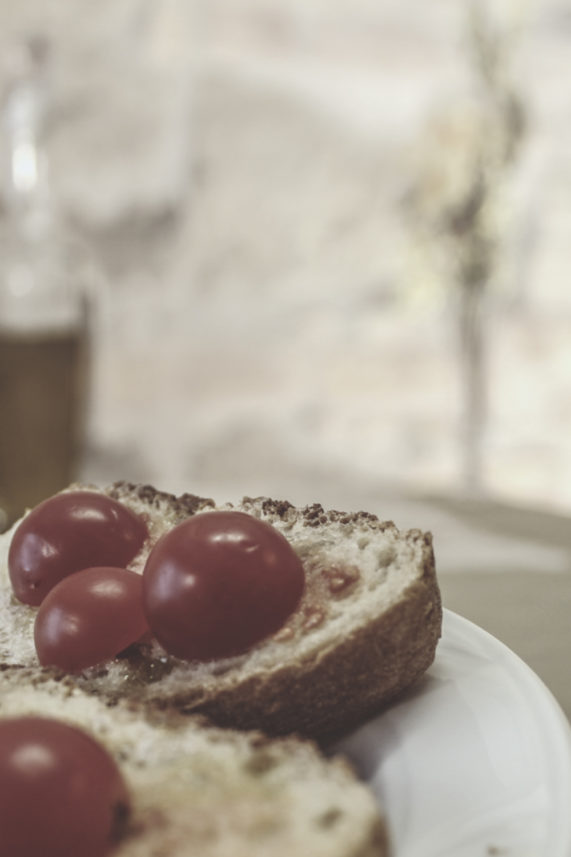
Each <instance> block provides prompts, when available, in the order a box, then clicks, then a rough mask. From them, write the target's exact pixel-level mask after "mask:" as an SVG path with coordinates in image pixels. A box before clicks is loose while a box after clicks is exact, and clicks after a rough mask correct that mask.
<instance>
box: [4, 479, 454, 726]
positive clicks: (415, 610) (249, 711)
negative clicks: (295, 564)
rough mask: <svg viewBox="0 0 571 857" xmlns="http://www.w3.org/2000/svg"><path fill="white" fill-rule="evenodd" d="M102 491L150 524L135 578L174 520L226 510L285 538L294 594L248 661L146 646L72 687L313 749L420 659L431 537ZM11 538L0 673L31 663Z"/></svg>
mask: <svg viewBox="0 0 571 857" xmlns="http://www.w3.org/2000/svg"><path fill="white" fill-rule="evenodd" d="M76 487H78V486H76ZM81 487H85V486H81ZM92 490H101V489H95V488H93V489H92ZM103 490H104V491H105V493H107V494H108V495H110V496H112V497H114V498H115V499H118V500H119V501H120V502H122V503H124V504H125V505H126V506H128V507H129V508H131V509H133V510H134V511H135V512H137V513H139V514H141V515H144V516H145V518H146V520H147V522H148V527H149V532H150V537H149V543H148V544H147V545H145V547H144V548H143V550H142V551H141V553H140V554H139V555H138V556H137V557H136V558H135V560H134V562H133V563H132V565H131V567H132V568H133V569H134V570H136V571H139V572H141V571H142V569H143V566H144V563H145V559H146V557H147V555H148V552H149V550H150V548H151V546H152V545H153V544H154V543H155V542H156V540H157V539H158V538H159V536H160V535H161V534H162V533H164V532H165V531H167V530H168V529H170V528H171V527H173V526H174V525H175V524H177V523H179V522H180V521H182V520H184V519H185V518H187V517H188V516H190V515H193V514H208V512H209V510H212V509H215V508H236V509H239V510H241V511H244V512H247V513H249V514H251V515H254V516H256V517H259V518H261V519H262V520H265V521H267V522H268V523H270V524H272V525H273V526H274V527H276V529H278V530H279V531H280V532H282V533H283V534H284V536H285V537H286V538H287V539H288V540H289V541H290V543H291V545H292V547H293V548H294V550H296V552H297V553H298V555H299V556H300V558H301V560H302V562H303V566H304V570H305V576H306V587H305V593H304V595H303V598H302V601H301V603H300V605H299V607H298V609H297V610H296V612H295V614H294V615H293V616H292V617H291V619H290V620H289V621H288V622H287V623H286V625H285V626H284V627H283V628H281V629H280V630H279V631H278V632H277V633H276V634H274V635H273V637H271V638H269V639H266V640H264V641H262V642H261V643H259V644H258V645H256V646H254V647H253V648H252V649H251V650H250V651H248V652H247V653H246V654H243V655H239V656H236V657H232V658H225V659H222V660H217V661H212V662H209V663H195V662H193V663H189V662H185V661H181V660H177V659H176V658H173V657H171V656H169V655H167V654H166V653H165V652H164V651H163V650H162V649H161V648H160V647H159V646H158V644H156V643H153V644H139V645H136V646H132V647H130V649H129V650H127V651H126V652H124V653H122V656H121V657H118V658H116V659H114V660H113V661H111V662H110V663H108V664H105V665H104V666H102V667H97V668H92V669H89V670H86V671H85V672H84V673H82V674H80V675H77V676H74V677H73V679H72V680H73V681H74V682H75V683H76V685H77V686H78V687H81V688H82V689H83V690H85V691H87V692H90V693H94V694H98V695H101V696H102V697H104V698H105V699H106V700H108V701H112V702H114V701H117V700H124V699H128V700H129V701H130V703H131V704H132V705H140V706H142V707H144V708H146V709H148V708H149V707H158V708H161V709H164V708H175V709H177V710H179V711H181V712H184V713H190V712H193V713H195V712H201V713H203V714H205V715H207V716H208V717H209V718H210V719H211V720H212V721H213V722H214V723H216V724H218V725H221V726H229V727H232V728H241V729H260V730H262V731H264V732H266V733H267V734H271V735H284V734H287V733H291V732H297V733H300V734H303V735H305V736H311V737H315V738H317V739H319V740H320V741H324V740H327V739H329V738H332V737H336V736H338V735H340V734H342V733H343V732H346V731H348V730H349V729H351V728H352V727H353V726H355V725H356V724H358V723H360V722H362V721H363V720H364V719H365V718H367V717H368V716H370V715H372V714H373V713H375V712H377V711H378V710H379V709H380V708H381V707H382V706H384V705H386V704H387V703H388V702H389V701H391V700H392V699H394V698H395V697H396V696H397V695H398V694H400V693H401V692H402V691H403V690H404V689H405V688H407V687H408V686H409V685H411V684H412V683H413V682H415V681H416V680H417V679H418V678H419V677H420V676H421V675H422V674H423V673H424V672H425V670H426V669H427V668H428V666H429V665H430V664H431V663H432V660H433V658H434V654H435V648H436V644H437V642H438V639H439V637H440V632H441V623H442V606H441V599H440V593H439V589H438V584H437V580H436V574H435V568H434V555H433V551H432V542H431V537H430V535H429V534H424V533H422V532H420V531H418V530H412V531H409V532H402V533H401V532H399V530H397V528H396V527H395V526H394V524H393V523H390V522H381V521H379V520H378V518H376V517H375V516H374V515H371V514H369V513H365V512H357V513H344V512H338V511H324V510H323V509H322V507H321V506H319V505H317V504H316V505H313V506H309V507H306V508H303V509H300V508H296V507H294V506H292V505H291V504H289V503H287V502H279V501H275V500H270V499H267V498H256V499H250V498H244V499H243V500H242V502H241V503H239V504H237V505H235V506H230V504H227V505H226V506H216V505H215V504H214V502H213V501H212V500H207V499H203V498H199V497H195V496H193V495H189V494H185V495H183V496H181V497H175V496H173V495H170V494H166V493H164V492H160V491H157V490H156V489H154V488H151V487H149V486H137V485H132V484H129V483H121V482H120V483H115V484H114V485H112V486H110V487H108V488H107V489H103ZM11 532H13V530H12V531H10V532H8V533H6V534H4V535H3V536H1V537H0V614H1V615H2V622H1V623H0V665H1V664H6V665H23V666H32V665H34V664H37V658H36V653H35V650H34V643H33V622H34V618H35V610H34V609H33V608H30V607H27V606H24V605H22V604H19V603H18V602H16V600H15V599H14V597H13V595H12V594H11V589H10V584H9V578H8V574H7V553H8V547H9V543H10V538H11Z"/></svg>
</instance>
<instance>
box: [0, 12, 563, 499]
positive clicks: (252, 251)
mask: <svg viewBox="0 0 571 857" xmlns="http://www.w3.org/2000/svg"><path fill="white" fill-rule="evenodd" d="M30 35H33V36H36V35H41V36H42V37H45V39H46V40H47V43H48V45H49V56H50V62H49V86H50V93H51V104H52V108H51V112H50V114H49V124H48V127H47V139H46V146H47V150H48V152H49V156H50V166H51V180H52V190H53V192H54V193H55V194H56V196H57V199H58V203H59V205H60V206H61V209H62V210H63V211H64V212H65V217H66V219H67V221H68V223H69V224H70V228H71V229H72V230H73V231H74V234H75V235H76V236H78V237H79V240H80V241H81V243H82V246H83V248H84V251H85V254H86V257H87V258H89V266H88V267H89V276H88V277H86V282H88V283H89V289H90V300H91V303H92V334H91V337H92V352H91V383H90V389H89V412H88V420H87V439H86V444H85V449H84V454H83V456H82V460H81V474H80V475H81V476H82V478H86V479H93V480H95V481H97V482H106V481H108V480H114V479H117V478H127V479H133V480H142V481H151V482H154V483H155V484H157V485H158V486H160V487H163V488H166V489H169V490H174V491H178V490H181V491H183V490H190V491H196V492H198V493H200V492H206V493H208V494H212V493H217V494H218V496H224V495H225V494H229V495H231V496H233V495H235V494H238V495H240V494H242V493H259V492H263V493H272V492H273V493H282V494H284V493H285V494H286V496H287V491H288V489H289V487H290V485H291V478H292V474H296V473H297V474H302V475H304V478H305V479H306V484H307V486H308V489H309V490H308V492H307V493H309V494H310V495H311V494H312V496H310V499H316V500H318V499H320V498H319V484H320V483H319V479H320V478H328V479H331V478H335V477H336V474H338V475H339V478H344V477H345V476H349V477H350V478H351V479H354V480H363V481H366V482H367V483H368V484H374V485H378V486H379V490H380V491H390V490H392V488H393V487H394V486H399V487H400V488H403V489H405V490H410V491H412V492H420V493H423V492H448V493H453V494H454V493H457V494H465V493H472V494H473V493H479V494H482V493H483V494H490V495H492V496H494V497H499V498H503V499H506V500H509V501H514V502H517V503H523V504H527V503H530V504H539V505H543V506H546V507H550V508H556V509H563V510H565V509H568V508H569V507H570V506H571V291H570V289H569V286H568V277H569V270H570V268H571V90H570V87H569V71H568V68H569V52H570V49H571V13H570V12H569V9H568V7H567V4H565V3H563V2H562V0H545V2H533V0H529V2H527V0H520V2H518V0H499V2H489V3H485V2H478V3H472V2H469V0H432V2H430V3H423V2H421V0H380V2H379V0H288V1H287V2H285V0H188V2H184V0H100V2H98V3H97V4H94V3H91V2H87V0H73V2H72V0H51V2H47V0H46V2H44V3H42V4H41V5H40V4H37V3H35V2H32V0H18V2H15V0H14V2H12V0H0V50H1V51H2V55H3V56H7V55H8V52H9V50H10V45H12V44H14V43H15V42H17V41H18V40H20V39H22V38H27V37H29V36H30ZM0 82H1V81H0Z"/></svg>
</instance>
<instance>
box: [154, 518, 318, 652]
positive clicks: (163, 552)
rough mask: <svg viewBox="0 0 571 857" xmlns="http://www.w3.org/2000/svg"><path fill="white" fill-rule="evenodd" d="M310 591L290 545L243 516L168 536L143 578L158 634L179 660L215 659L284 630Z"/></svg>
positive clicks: (203, 522) (196, 522) (190, 524)
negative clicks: (306, 591) (303, 596)
mask: <svg viewBox="0 0 571 857" xmlns="http://www.w3.org/2000/svg"><path fill="white" fill-rule="evenodd" d="M303 587H304V574H303V567H302V564H301V561H300V559H299V557H298V556H297V554H296V553H295V551H294V550H293V548H292V547H291V545H290V544H289V542H288V541H287V539H285V538H284V536H282V535H281V533H279V532H278V531H277V530H275V529H274V528H273V527H271V526H270V525H269V524H267V523H265V522H263V521H260V520H258V519H257V518H254V517H252V516H251V515H247V514H245V513H243V512H233V511H228V512H204V513H202V514H198V515H195V516H194V517H193V518H189V519H188V520H187V521H184V522H183V523H182V524H179V525H178V526H177V527H174V528H173V529H172V530H170V531H169V532H168V533H166V534H165V535H164V536H163V537H162V538H161V539H159V541H158V542H157V544H156V545H155V547H154V548H153V550H152V551H151V553H150V555H149V558H148V560H147V563H146V565H145V569H144V572H143V600H144V604H145V611H146V614H147V619H148V622H149V626H150V628H151V631H152V632H153V633H154V635H155V636H156V638H157V639H158V641H159V642H160V643H161V645H162V646H163V647H164V648H165V649H166V650H167V652H169V653H170V654H172V655H175V656H176V657H179V658H184V659H186V660H210V659H212V658H220V657H225V656H228V655H234V654H238V653H241V652H244V651H246V650H247V649H249V648H250V647H251V646H253V645H254V644H255V643H257V642H259V641H260V640H262V639H264V638H265V637H267V636H268V635H270V634H272V633H274V632H275V631H277V630H278V629H279V628H280V627H281V626H282V625H283V623H284V622H285V620H286V619H287V618H288V616H289V615H290V614H291V613H292V612H293V611H294V610H295V608H296V606H297V604H298V602H299V599H300V597H301V594H302V591H303Z"/></svg>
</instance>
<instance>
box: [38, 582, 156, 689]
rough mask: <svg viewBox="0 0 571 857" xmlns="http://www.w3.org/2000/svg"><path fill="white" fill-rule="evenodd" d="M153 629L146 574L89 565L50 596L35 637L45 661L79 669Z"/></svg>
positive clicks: (111, 655)
mask: <svg viewBox="0 0 571 857" xmlns="http://www.w3.org/2000/svg"><path fill="white" fill-rule="evenodd" d="M147 630H148V625H147V620H146V618H145V614H144V612H143V600H142V579H141V575H139V574H137V573H136V572H134V571H128V570H126V569H124V568H87V569H84V570H83V571H78V572H76V573H75V574H71V575H70V576H69V577H66V578H64V579H63V580H61V581H60V582H59V583H58V584H57V585H56V586H54V588H53V589H52V590H51V591H50V592H49V593H48V594H47V595H46V597H45V598H44V600H43V601H42V603H41V605H40V609H39V610H38V614H37V616H36V622H35V626H34V642H35V644H36V652H37V653H38V657H39V660H40V663H41V664H42V666H55V667H59V668H60V669H62V670H65V671H66V672H76V671H78V670H83V669H86V668H87V667H92V666H95V665H96V664H99V663H102V662H103V661H107V660H110V659H111V658H114V657H115V656H116V655H118V654H119V652H121V651H122V650H123V649H126V648H127V646H129V645H131V643H134V642H135V641H136V640H138V639H139V638H140V637H141V636H142V635H143V634H144V633H145V632H146V631H147Z"/></svg>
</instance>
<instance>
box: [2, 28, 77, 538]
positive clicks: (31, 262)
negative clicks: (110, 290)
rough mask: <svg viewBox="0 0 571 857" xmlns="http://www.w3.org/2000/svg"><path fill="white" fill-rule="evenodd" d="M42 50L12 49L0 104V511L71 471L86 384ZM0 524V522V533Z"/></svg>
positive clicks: (56, 484)
mask: <svg viewBox="0 0 571 857" xmlns="http://www.w3.org/2000/svg"><path fill="white" fill-rule="evenodd" d="M48 59H49V57H48V51H47V46H46V45H45V44H44V43H43V42H41V41H40V40H31V41H29V42H27V43H26V44H23V45H19V46H17V50H16V51H15V52H14V53H13V55H12V56H11V59H10V65H9V68H8V69H7V74H6V87H5V91H4V94H3V98H2V102H1V114H0V119H1V137H0V145H1V150H0V154H1V172H0V515H2V514H3V517H4V521H3V524H4V526H5V525H6V524H10V523H11V522H12V521H14V520H15V519H16V518H17V517H19V516H20V515H21V514H22V513H23V512H24V510H25V509H26V508H27V507H31V506H34V505H36V504H37V503H38V502H40V501H41V500H42V499H44V498H46V497H48V496H50V495H51V494H53V493H54V492H56V491H58V490H60V489H61V488H63V487H64V486H66V485H67V484H68V483H69V482H71V481H72V480H73V479H75V478H76V475H77V467H78V464H79V456H80V452H81V444H82V438H83V429H84V416H85V404H86V383H87V341H88V337H87V333H88V328H87V313H86V307H87V304H86V299H85V294H84V292H83V290H82V288H81V283H80V279H79V278H78V276H77V272H74V266H73V264H72V259H73V247H72V244H71V241H70V235H69V233H68V231H67V230H66V226H65V222H64V219H63V218H62V217H61V215H60V214H59V212H58V209H57V206H56V205H55V201H54V198H53V196H52V193H51V188H50V184H49V174H48V173H49V170H48V166H49V164H48V157H47V151H46V147H45V132H46V124H47V122H48V119H49V115H50V99H49V89H48V74H47V71H48ZM1 529H2V521H1V520H0V530H1Z"/></svg>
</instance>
